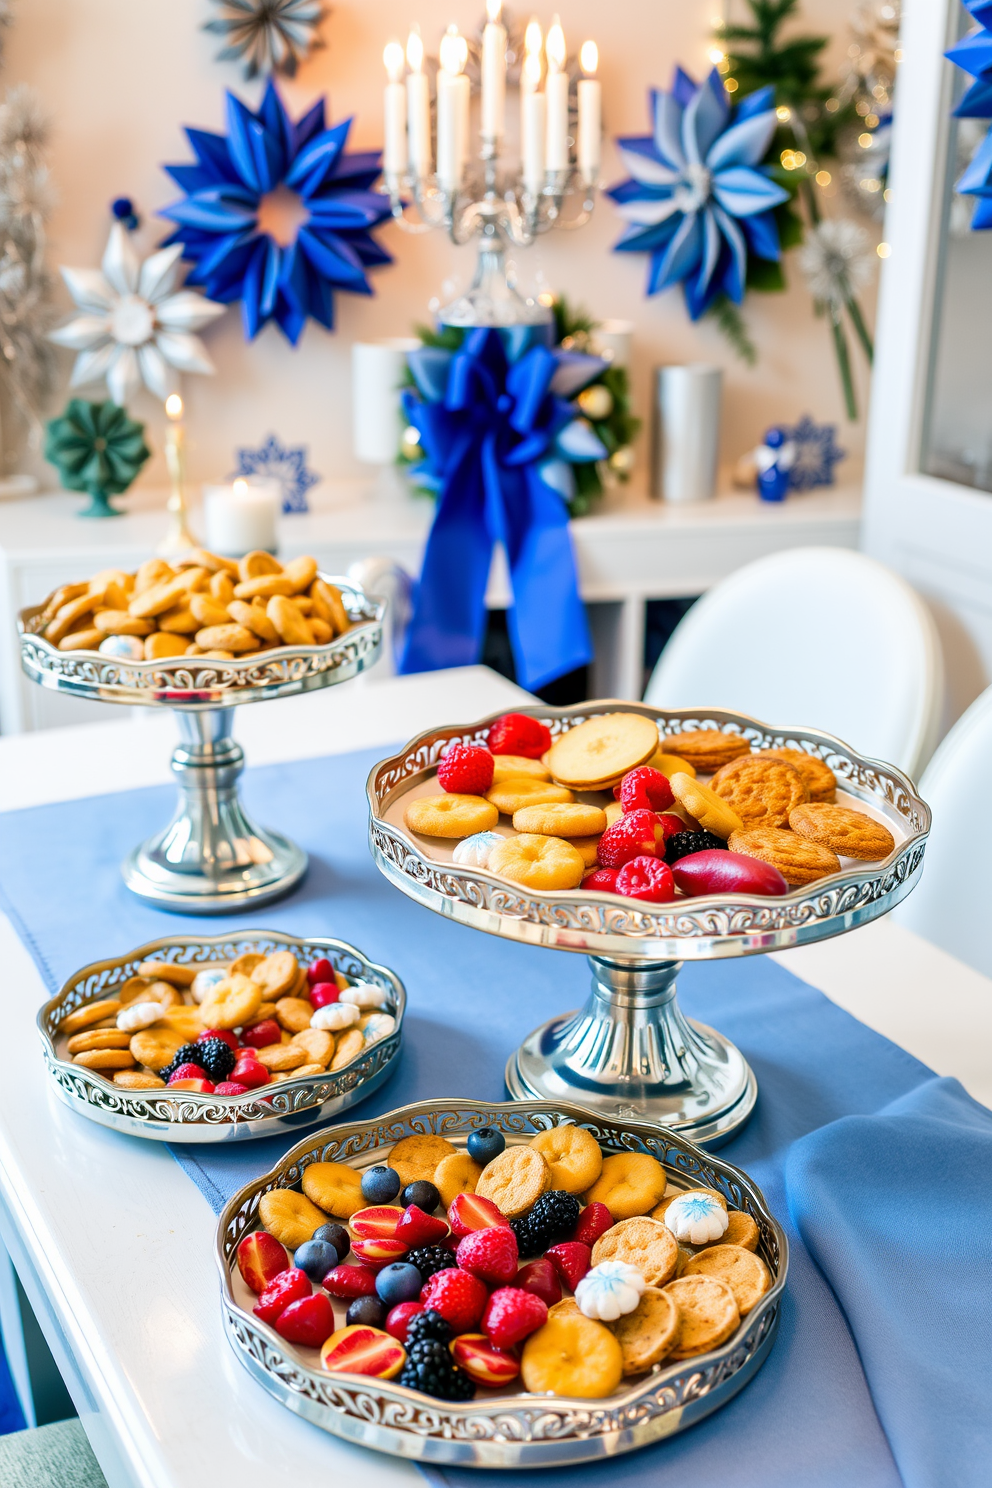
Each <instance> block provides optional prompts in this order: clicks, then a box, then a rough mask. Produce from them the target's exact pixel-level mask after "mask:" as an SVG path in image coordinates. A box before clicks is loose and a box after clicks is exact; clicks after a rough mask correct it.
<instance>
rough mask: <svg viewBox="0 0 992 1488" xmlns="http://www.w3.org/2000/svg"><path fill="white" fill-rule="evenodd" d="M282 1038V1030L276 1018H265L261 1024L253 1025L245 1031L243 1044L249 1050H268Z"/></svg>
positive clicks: (242, 1036)
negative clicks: (270, 1045)
mask: <svg viewBox="0 0 992 1488" xmlns="http://www.w3.org/2000/svg"><path fill="white" fill-rule="evenodd" d="M281 1038H282V1029H281V1028H280V1027H279V1024H278V1023H277V1022H276V1020H275V1018H263V1019H262V1021H261V1023H253V1024H252V1026H251V1027H250V1028H246V1029H245V1030H244V1032H243V1033H242V1035H241V1042H242V1043H243V1044H247V1046H248V1048H249V1049H267V1048H268V1046H269V1044H277V1043H278V1042H279V1040H280V1039H281Z"/></svg>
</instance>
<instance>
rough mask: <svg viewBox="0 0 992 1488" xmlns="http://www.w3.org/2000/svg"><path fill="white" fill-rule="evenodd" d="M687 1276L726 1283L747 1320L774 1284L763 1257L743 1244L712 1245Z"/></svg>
mask: <svg viewBox="0 0 992 1488" xmlns="http://www.w3.org/2000/svg"><path fill="white" fill-rule="evenodd" d="M683 1274H684V1275H685V1276H712V1277H715V1278H716V1280H717V1281H723V1282H726V1284H727V1286H729V1288H730V1290H731V1291H732V1292H733V1294H734V1301H735V1302H736V1303H737V1310H738V1312H739V1313H740V1315H741V1317H747V1315H748V1313H749V1312H750V1311H751V1309H752V1307H754V1306H755V1305H756V1304H757V1303H758V1302H760V1300H761V1298H762V1297H763V1296H764V1295H765V1293H766V1292H767V1291H768V1290H769V1288H770V1287H771V1284H772V1278H771V1273H770V1272H769V1270H768V1267H767V1266H766V1265H765V1263H764V1261H763V1260H762V1259H761V1257H760V1256H756V1255H754V1254H753V1253H752V1252H751V1251H750V1250H745V1249H744V1247H743V1246H742V1245H727V1244H723V1245H710V1246H707V1248H706V1249H705V1250H701V1251H700V1252H699V1254H698V1255H694V1256H693V1258H692V1260H691V1261H689V1263H688V1264H687V1266H686V1268H685V1271H684V1273H683Z"/></svg>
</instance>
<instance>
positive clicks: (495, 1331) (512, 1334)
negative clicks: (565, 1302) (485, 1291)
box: [482, 1287, 548, 1348]
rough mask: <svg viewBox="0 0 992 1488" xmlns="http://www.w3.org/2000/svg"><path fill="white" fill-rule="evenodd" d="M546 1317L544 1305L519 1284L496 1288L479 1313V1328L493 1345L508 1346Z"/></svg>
mask: <svg viewBox="0 0 992 1488" xmlns="http://www.w3.org/2000/svg"><path fill="white" fill-rule="evenodd" d="M547 1320H548V1309H547V1305H546V1304H545V1303H544V1302H542V1301H541V1299H540V1297H535V1296H534V1294H533V1293H532V1292H525V1291H524V1290H523V1289H522V1288H521V1287H500V1289H499V1291H496V1292H493V1294H492V1296H491V1297H490V1298H489V1301H488V1302H487V1303H486V1310H485V1312H484V1313H483V1314H482V1331H483V1333H485V1334H486V1335H487V1336H488V1337H489V1339H490V1340H491V1341H492V1342H493V1343H494V1344H495V1345H496V1347H497V1348H512V1347H513V1345H514V1344H515V1343H519V1342H520V1340H521V1339H522V1338H526V1337H527V1335H528V1334H529V1333H534V1332H536V1331H537V1329H538V1328H542V1327H543V1326H544V1324H545V1323H546V1322H547Z"/></svg>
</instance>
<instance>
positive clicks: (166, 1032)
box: [128, 1025, 188, 1073]
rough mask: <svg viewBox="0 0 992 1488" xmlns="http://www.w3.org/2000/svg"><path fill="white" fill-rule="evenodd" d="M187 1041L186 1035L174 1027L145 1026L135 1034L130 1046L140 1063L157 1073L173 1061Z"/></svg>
mask: <svg viewBox="0 0 992 1488" xmlns="http://www.w3.org/2000/svg"><path fill="white" fill-rule="evenodd" d="M187 1042H188V1040H187V1039H186V1037H185V1036H184V1035H183V1034H181V1033H177V1032H176V1030H175V1029H174V1028H163V1027H161V1026H160V1025H159V1026H157V1027H155V1028H143V1029H142V1030H141V1032H140V1033H135V1034H133V1035H132V1037H131V1042H130V1044H129V1045H128V1047H129V1049H130V1050H131V1053H132V1054H133V1055H134V1057H135V1059H136V1060H137V1062H138V1063H139V1064H144V1065H147V1067H148V1068H149V1069H150V1070H155V1071H156V1073H157V1072H158V1071H159V1070H160V1069H165V1066H166V1065H167V1064H171V1063H172V1061H173V1059H174V1058H175V1056H176V1054H178V1052H179V1050H180V1049H181V1048H182V1046H183V1044H185V1043H187Z"/></svg>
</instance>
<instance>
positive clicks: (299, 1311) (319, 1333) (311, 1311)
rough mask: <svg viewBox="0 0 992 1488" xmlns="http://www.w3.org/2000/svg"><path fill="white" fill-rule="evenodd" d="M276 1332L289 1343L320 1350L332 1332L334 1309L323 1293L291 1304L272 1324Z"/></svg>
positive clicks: (317, 1293) (302, 1298) (316, 1293)
mask: <svg viewBox="0 0 992 1488" xmlns="http://www.w3.org/2000/svg"><path fill="white" fill-rule="evenodd" d="M273 1326H274V1327H275V1330H276V1332H277V1333H278V1334H279V1335H280V1336H281V1337H282V1338H285V1339H287V1340H288V1342H289V1343H302V1344H303V1345H304V1347H306V1348H320V1345H321V1344H322V1343H323V1341H324V1339H325V1338H327V1337H329V1336H330V1334H331V1333H333V1332H334V1309H333V1307H332V1306H331V1304H330V1302H329V1301H328V1299H327V1297H326V1296H325V1294H324V1293H323V1292H314V1294H313V1296H312V1297H301V1298H300V1300H299V1301H298V1302H291V1303H290V1304H289V1306H288V1307H287V1308H286V1309H285V1310H284V1311H283V1312H281V1313H280V1314H279V1316H278V1317H277V1318H276V1320H275V1323H274V1324H273Z"/></svg>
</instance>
